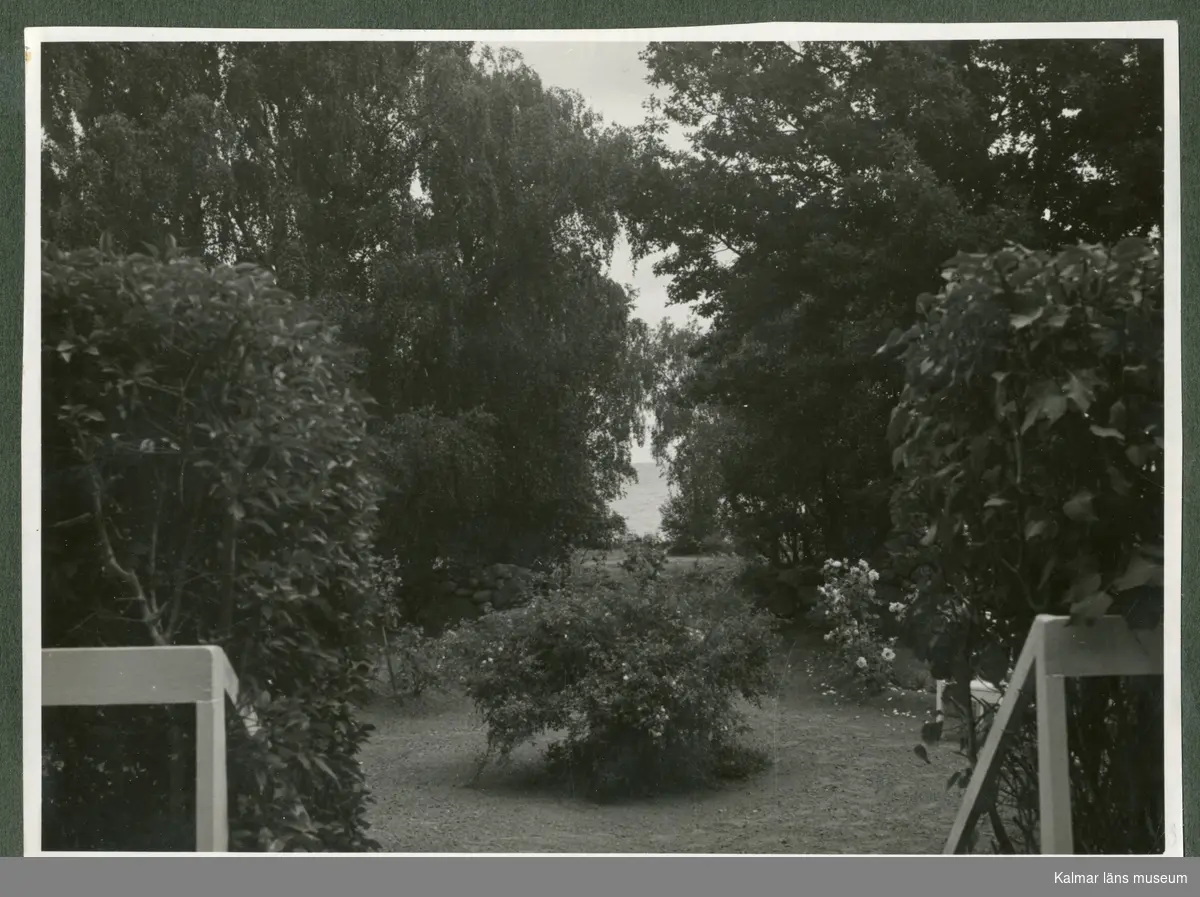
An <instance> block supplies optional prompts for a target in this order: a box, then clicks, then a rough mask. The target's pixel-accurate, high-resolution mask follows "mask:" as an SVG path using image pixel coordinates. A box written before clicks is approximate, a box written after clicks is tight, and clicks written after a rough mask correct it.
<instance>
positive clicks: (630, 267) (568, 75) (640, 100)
mask: <svg viewBox="0 0 1200 897" xmlns="http://www.w3.org/2000/svg"><path fill="white" fill-rule="evenodd" d="M503 46H507V47H511V48H512V49H514V50H516V51H518V52H519V53H520V54H521V56H522V57H524V59H525V63H526V64H527V65H528V66H529V67H530V68H531V69H533V70H534V71H535V72H537V73H538V76H539V77H540V78H541V79H542V83H543V84H545V85H546V86H548V87H561V88H565V89H567V90H575V91H578V92H579V93H580V94H581V95H582V96H583V98H584V100H585V101H586V102H587V104H588V105H589V106H590V107H591V108H592V109H593V110H595V111H596V112H598V113H599V114H600V115H601V116H603V118H604V120H605V121H606V122H611V123H613V124H618V125H627V126H630V127H632V126H634V125H638V124H640V123H641V122H642V120H643V119H644V118H645V117H646V112H645V109H644V107H643V104H644V103H645V101H646V100H647V99H648V98H649V97H650V95H651V87H650V85H649V84H647V83H646V76H647V74H648V71H647V69H646V66H645V64H644V63H643V62H642V61H641V60H640V59H638V53H639V52H641V50H642V48H643V47H644V46H645V44H640V43H608V42H597V41H591V42H587V43H562V42H557V41H556V42H553V43H550V42H528V43H526V42H521V43H507V44H504V45H503ZM676 140H682V137H681V136H679V135H677V136H676ZM672 142H674V141H672ZM653 262H654V259H653V258H648V259H644V260H642V262H640V263H639V264H638V266H637V269H636V271H635V269H634V264H633V256H632V254H631V253H630V251H629V246H628V244H626V243H625V241H624V240H622V241H620V242H619V243H618V245H617V248H616V252H615V253H614V256H613V261H612V271H611V272H610V276H611V277H612V278H613V280H616V281H617V282H618V283H622V284H626V285H628V286H631V287H633V288H634V289H635V290H636V291H637V300H636V303H635V308H636V311H635V314H636V315H637V316H638V317H639V318H641V319H642V320H644V321H646V322H647V323H648V324H650V325H651V326H655V325H657V324H658V322H659V321H661V320H662V319H663V318H669V319H671V320H672V321H675V322H676V323H682V322H684V321H685V320H687V318H688V315H689V312H688V310H687V309H686V308H683V307H680V306H669V305H667V281H666V280H665V279H664V278H661V277H656V276H655V275H654V272H653V271H652V270H651V267H652V265H653ZM633 460H634V462H635V463H641V462H648V461H650V460H651V458H650V447H649V445H646V446H645V447H638V446H637V445H635V446H633Z"/></svg>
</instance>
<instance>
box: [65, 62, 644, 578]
mask: <svg viewBox="0 0 1200 897" xmlns="http://www.w3.org/2000/svg"><path fill="white" fill-rule="evenodd" d="M45 68H46V71H47V78H46V81H45V85H44V96H43V108H44V109H46V113H47V114H46V119H47V121H46V140H45V144H44V149H45V152H44V165H43V181H44V183H45V184H46V194H45V203H44V229H45V234H46V235H47V236H48V237H50V238H51V239H53V240H55V241H56V242H58V243H59V244H60V245H66V246H75V245H90V244H93V243H94V242H95V240H96V239H98V237H99V233H100V231H101V230H108V231H110V232H111V233H112V234H113V239H114V245H116V246H117V247H118V248H121V249H123V250H126V251H128V250H131V249H140V248H141V245H142V244H143V243H149V244H153V245H157V244H158V243H159V242H160V241H161V238H162V235H163V234H166V233H173V234H175V235H176V236H177V237H178V238H179V239H180V240H181V242H183V243H184V244H185V245H187V246H188V247H189V248H190V249H191V250H192V251H193V252H194V253H195V254H197V255H199V256H203V257H205V258H207V259H209V260H210V261H221V262H229V263H232V262H234V261H240V260H251V261H254V262H256V263H259V264H263V265H265V266H268V267H270V268H271V269H273V270H274V271H275V272H276V274H277V276H278V277H279V281H280V285H281V286H282V287H283V288H285V289H288V290H290V291H292V292H294V293H295V294H297V295H301V296H306V297H308V298H310V299H311V300H312V301H313V302H314V303H315V304H316V305H317V306H318V307H320V308H321V309H322V310H323V311H324V313H325V314H327V315H328V316H329V317H330V318H331V319H332V320H334V321H336V322H337V323H338V324H339V325H340V326H341V327H342V332H343V337H344V339H345V340H346V341H347V342H348V343H351V344H353V345H355V346H357V347H358V348H360V349H361V350H363V359H362V371H361V375H360V376H359V378H358V384H359V385H360V386H361V387H364V388H365V389H366V391H367V392H368V393H369V394H371V395H372V396H373V397H374V398H375V399H376V400H377V402H378V406H377V409H376V410H377V412H378V415H377V417H378V420H377V422H376V424H375V425H374V427H375V429H376V430H377V435H378V436H379V437H380V439H381V442H382V446H383V453H382V458H381V461H382V468H383V473H384V474H385V479H386V482H387V485H388V490H387V495H386V496H385V501H384V502H383V504H382V507H381V527H380V530H379V533H378V536H377V549H378V551H379V553H380V554H382V555H385V556H388V557H393V558H396V559H398V560H401V561H403V563H404V564H405V565H406V567H407V568H409V572H411V573H416V572H418V571H419V570H420V569H421V568H422V567H426V568H427V567H429V566H430V565H432V564H433V563H435V562H436V561H437V559H438V558H452V559H455V560H456V561H459V562H462V563H468V564H476V563H477V564H488V563H492V562H494V561H508V562H516V563H521V564H525V565H527V564H529V563H531V562H532V561H533V560H534V559H535V558H538V557H540V556H542V555H544V554H553V553H556V552H557V553H561V552H562V551H565V550H566V547H567V546H569V545H571V544H574V543H576V542H579V541H581V540H586V539H592V538H595V537H596V533H597V532H598V531H602V530H603V529H605V527H606V525H607V523H608V522H609V521H608V513H607V504H608V503H609V501H611V499H612V498H614V497H615V496H616V495H617V494H618V492H619V489H620V486H621V483H622V482H623V481H624V479H625V478H626V477H628V476H629V475H631V472H632V468H631V466H630V464H629V440H630V436H631V434H632V433H633V432H634V431H635V430H639V429H640V414H641V410H640V409H641V405H642V402H643V396H644V394H645V392H646V389H647V388H648V384H649V378H650V368H649V366H648V361H647V359H646V357H645V356H646V353H645V351H644V347H643V344H644V342H645V339H646V331H645V327H644V325H642V324H641V323H640V322H638V321H636V320H634V319H632V318H631V314H630V308H631V301H630V296H629V294H628V292H627V290H626V289H625V288H624V287H622V286H620V285H618V284H616V283H614V282H613V281H612V280H611V279H610V278H609V277H608V276H607V275H606V273H605V270H606V268H605V266H606V262H607V259H608V257H609V255H610V253H611V250H612V246H613V242H614V240H615V238H616V234H617V230H618V215H617V212H618V210H617V203H616V196H617V195H618V194H620V193H622V192H623V184H624V183H625V182H626V181H627V180H628V168H629V165H630V163H631V159H632V154H631V152H630V151H629V140H628V138H627V137H626V136H625V135H624V134H623V133H622V132H621V131H620V130H619V129H614V128H608V127H606V126H604V124H603V123H602V122H600V121H599V120H598V118H597V117H596V116H595V115H594V114H593V113H592V112H591V111H590V110H588V109H587V107H586V106H585V105H584V103H583V102H582V100H581V99H580V98H579V97H578V96H576V95H573V94H568V93H566V92H563V91H559V90H553V89H547V88H545V87H543V86H542V84H541V83H540V81H539V80H538V78H537V76H536V75H535V74H534V73H533V72H531V71H530V70H529V69H528V68H526V67H525V66H524V65H523V64H521V62H520V59H519V57H517V56H516V55H515V54H512V53H509V52H502V53H500V54H498V55H497V54H493V53H492V52H491V51H490V50H487V49H486V48H483V49H477V48H473V47H471V46H470V45H466V44H460V43H431V44H423V43H403V44H389V43H384V44H356V45H354V47H353V50H352V51H349V50H348V48H347V47H345V46H339V45H336V44H248V43H238V44H196V45H189V47H188V48H184V49H183V50H181V52H179V53H174V52H173V51H170V52H168V51H167V50H164V49H162V48H161V47H157V46H155V45H152V44H147V45H136V46H130V45H103V46H101V45H58V46H57V47H55V48H52V51H51V53H50V55H49V56H48V58H47V60H46V65H45Z"/></svg>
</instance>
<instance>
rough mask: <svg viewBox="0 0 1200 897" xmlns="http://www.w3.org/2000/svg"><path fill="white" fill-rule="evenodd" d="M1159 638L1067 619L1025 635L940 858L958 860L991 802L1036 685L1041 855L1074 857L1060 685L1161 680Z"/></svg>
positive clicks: (1040, 623)
mask: <svg viewBox="0 0 1200 897" xmlns="http://www.w3.org/2000/svg"><path fill="white" fill-rule="evenodd" d="M1162 671H1163V630H1162V627H1161V626H1160V627H1159V628H1157V629H1153V630H1149V631H1143V632H1138V631H1134V630H1132V629H1130V628H1129V625H1128V624H1127V623H1126V622H1125V620H1124V619H1122V618H1121V617H1102V618H1100V619H1099V620H1096V621H1094V622H1092V623H1076V624H1072V623H1071V620H1070V618H1069V617H1055V616H1049V615H1042V616H1039V617H1038V618H1037V619H1036V620H1034V623H1033V626H1032V627H1030V630H1029V637H1028V638H1027V639H1026V640H1025V645H1024V647H1023V648H1022V649H1021V654H1020V656H1019V657H1018V658H1017V663H1016V666H1015V667H1014V668H1013V674H1012V676H1011V677H1010V680H1009V685H1008V688H1007V689H1006V690H1005V692H1004V695H1003V697H1002V698H1001V701H1000V707H999V708H998V709H997V711H996V716H995V718H994V719H993V721H992V726H991V729H990V730H989V731H988V736H987V739H986V740H985V741H984V744H983V749H982V750H981V751H980V753H979V758H978V760H977V762H976V765H975V772H974V774H973V775H972V776H971V779H970V782H969V783H968V784H967V789H966V792H965V793H964V795H963V800H962V804H961V805H960V806H959V810H958V816H957V817H956V818H955V820H954V825H953V827H952V828H951V829H950V836H949V837H948V838H947V839H946V847H945V850H944V851H943V852H944V853H947V854H957V853H963V852H965V850H966V845H967V843H968V840H969V839H970V836H971V833H972V832H973V831H974V828H975V824H976V823H977V822H978V820H979V817H980V815H982V813H984V812H986V810H987V809H988V807H989V806H991V805H992V801H993V800H994V794H993V785H994V784H995V780H996V776H997V775H998V774H999V771H1000V766H999V763H998V761H999V759H1000V758H1001V756H1002V752H1003V749H1004V746H1005V741H1006V738H1007V736H1008V731H1007V730H1008V726H1009V724H1010V723H1011V722H1012V720H1013V717H1014V716H1016V715H1017V714H1018V713H1019V712H1020V710H1021V708H1022V707H1023V706H1024V705H1025V703H1026V701H1028V699H1029V697H1030V695H1029V684H1030V679H1031V678H1032V679H1033V680H1034V685H1035V692H1036V700H1037V725H1038V806H1039V814H1040V829H1041V852H1042V853H1044V854H1070V853H1073V852H1074V832H1073V830H1072V818H1071V792H1070V785H1071V776H1070V751H1069V747H1068V744H1067V707H1066V679H1067V678H1080V677H1092V676H1161V675H1162Z"/></svg>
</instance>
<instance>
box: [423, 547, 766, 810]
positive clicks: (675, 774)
mask: <svg viewBox="0 0 1200 897" xmlns="http://www.w3.org/2000/svg"><path fill="white" fill-rule="evenodd" d="M639 580H640V585H639V587H637V588H629V587H621V586H618V585H617V584H616V583H613V582H609V583H600V584H596V585H591V586H586V585H579V586H572V587H568V588H566V589H562V590H558V591H555V592H552V593H549V594H546V595H542V596H538V597H537V598H535V599H534V600H533V601H531V602H530V603H529V604H528V605H527V606H525V607H522V608H519V609H517V610H514V611H510V612H506V613H497V614H490V615H487V616H485V617H483V618H481V619H480V620H476V621H473V622H472V623H470V624H467V625H464V626H463V627H461V628H460V629H459V630H455V631H452V632H451V633H450V634H448V635H447V636H445V637H444V638H446V639H448V643H449V644H450V645H451V646H452V649H451V650H452V652H453V654H454V655H456V656H457V658H458V662H459V664H460V666H459V669H460V670H461V677H462V680H463V684H464V686H465V689H466V692H467V694H468V695H469V696H470V698H471V699H472V701H473V702H474V703H475V706H476V708H477V709H478V710H479V712H480V714H481V716H482V717H483V720H484V722H485V724H486V727H487V754H486V756H488V757H492V756H495V757H498V758H501V759H504V758H507V757H508V756H509V755H510V754H511V752H512V751H513V750H514V749H515V748H516V747H518V746H519V745H521V744H523V743H525V742H527V741H530V740H532V739H533V738H535V737H536V736H538V735H540V734H543V733H549V734H551V735H552V736H553V741H552V743H551V744H550V745H549V747H548V749H547V753H546V759H547V760H548V761H549V765H550V767H551V769H556V770H559V771H561V772H562V773H564V774H565V775H567V776H569V777H570V778H571V780H572V782H576V781H577V782H578V783H579V784H580V785H581V786H583V788H584V789H585V790H587V791H589V792H590V793H592V794H594V795H596V796H599V797H609V796H618V795H621V796H627V795H632V794H646V793H654V792H657V791H660V790H665V789H668V788H673V787H680V786H686V785H694V784H698V783H705V782H712V781H714V780H716V779H719V778H723V777H730V776H739V775H745V774H747V773H749V772H750V771H752V769H753V768H754V767H755V766H757V765H759V764H760V763H761V762H762V759H763V758H762V757H760V756H758V754H757V753H756V752H755V751H753V750H750V749H748V748H746V747H745V746H744V745H741V744H740V743H739V741H738V736H739V735H740V734H742V733H743V732H744V731H745V730H746V726H745V721H744V718H743V716H742V714H741V712H740V709H739V708H738V706H737V698H738V696H739V695H740V696H741V697H743V698H744V699H746V700H749V701H751V702H753V703H757V702H758V701H759V699H760V698H761V696H762V695H763V694H764V693H765V692H766V690H767V688H768V687H769V685H770V683H771V681H772V676H771V672H772V671H771V659H772V657H773V652H774V650H775V649H776V648H777V645H778V639H777V636H776V635H775V634H774V632H773V631H772V628H771V622H770V619H769V617H768V616H767V615H766V614H763V613H756V612H754V611H753V610H752V609H751V608H750V607H749V606H748V605H747V604H746V603H744V602H743V601H741V600H740V598H739V596H736V595H735V594H733V592H732V584H731V583H730V582H728V581H726V580H725V579H723V578H717V577H712V576H692V577H688V578H686V579H671V580H669V581H660V580H657V579H656V577H654V576H651V575H649V574H648V572H647V571H646V570H645V569H643V573H642V575H641V576H640V577H639Z"/></svg>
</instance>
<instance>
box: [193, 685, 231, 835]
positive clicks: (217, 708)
mask: <svg viewBox="0 0 1200 897" xmlns="http://www.w3.org/2000/svg"><path fill="white" fill-rule="evenodd" d="M225 783H226V777H225V695H224V694H221V695H218V696H217V697H215V698H213V699H212V700H211V701H197V702H196V851H197V852H198V853H224V852H225V851H226V850H228V849H229V822H228V820H229V816H228V806H227V804H228V800H229V798H228V792H227V791H226V784H225Z"/></svg>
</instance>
